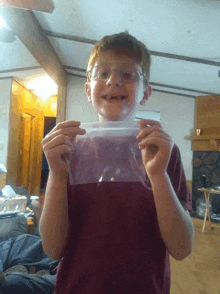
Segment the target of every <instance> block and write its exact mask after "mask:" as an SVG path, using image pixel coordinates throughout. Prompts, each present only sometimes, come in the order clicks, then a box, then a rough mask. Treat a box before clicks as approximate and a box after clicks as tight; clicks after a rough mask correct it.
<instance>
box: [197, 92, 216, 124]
mask: <svg viewBox="0 0 220 294" xmlns="http://www.w3.org/2000/svg"><path fill="white" fill-rule="evenodd" d="M219 126H220V96H201V97H196V103H195V129H203V128H219Z"/></svg>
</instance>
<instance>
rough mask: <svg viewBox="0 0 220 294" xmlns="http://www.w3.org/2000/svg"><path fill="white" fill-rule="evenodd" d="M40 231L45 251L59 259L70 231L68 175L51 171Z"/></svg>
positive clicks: (51, 256)
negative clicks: (56, 174)
mask: <svg viewBox="0 0 220 294" xmlns="http://www.w3.org/2000/svg"><path fill="white" fill-rule="evenodd" d="M39 231H40V235H41V239H42V245H43V249H44V251H45V253H46V254H47V255H48V256H49V257H50V258H52V259H55V260H59V259H60V258H61V256H60V254H61V252H62V249H63V248H64V245H65V243H66V238H67V231H68V200H67V177H63V178H62V177H61V176H59V177H53V175H52V174H51V172H50V173H49V177H48V182H47V187H46V193H45V201H44V207H43V211H42V215H41V218H40V224H39Z"/></svg>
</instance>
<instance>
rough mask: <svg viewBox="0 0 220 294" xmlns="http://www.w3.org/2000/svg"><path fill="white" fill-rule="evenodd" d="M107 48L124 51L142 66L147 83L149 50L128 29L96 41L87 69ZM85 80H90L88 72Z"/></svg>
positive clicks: (90, 67) (149, 60)
mask: <svg viewBox="0 0 220 294" xmlns="http://www.w3.org/2000/svg"><path fill="white" fill-rule="evenodd" d="M108 50H114V51H115V52H116V53H124V54H126V55H128V56H129V57H131V58H133V59H134V61H135V62H137V64H139V65H140V66H141V68H142V72H143V74H144V76H145V79H144V82H145V84H148V83H149V79H150V65H151V57H150V52H149V50H148V49H147V47H146V46H145V45H144V44H143V43H142V42H141V41H138V40H137V39H136V38H135V37H133V36H131V35H130V34H129V33H128V31H125V32H122V33H119V34H113V35H110V36H105V37H103V38H102V39H101V40H100V41H99V42H97V43H96V44H95V46H94V47H93V48H92V51H91V53H90V56H89V59H88V66H87V71H88V70H90V69H92V68H93V66H94V64H95V62H96V60H97V58H99V56H100V54H101V52H105V51H108ZM87 81H90V75H89V73H87Z"/></svg>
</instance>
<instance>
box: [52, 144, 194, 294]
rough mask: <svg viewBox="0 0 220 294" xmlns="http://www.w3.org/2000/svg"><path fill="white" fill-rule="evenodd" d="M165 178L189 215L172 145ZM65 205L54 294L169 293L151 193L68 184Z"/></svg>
mask: <svg viewBox="0 0 220 294" xmlns="http://www.w3.org/2000/svg"><path fill="white" fill-rule="evenodd" d="M167 173H168V175H169V176H170V179H171V182H172V185H173V188H174V190H175V192H176V194H177V196H178V198H179V200H180V202H181V204H182V205H183V207H184V209H185V210H192V197H191V194H190V192H189V189H188V186H187V183H186V178H185V173H184V169H183V166H182V163H181V158H180V152H179V148H178V146H177V145H176V144H174V147H173V150H172V154H171V158H170V161H169V165H168V168H167ZM148 186H150V182H148ZM68 205H69V229H68V237H67V242H66V246H65V248H64V249H63V254H62V256H63V257H62V259H61V261H60V263H59V266H58V270H57V276H56V283H55V290H54V294H61V293H62V294H63V293H65V294H68V293H72V294H162V293H163V294H168V293H169V292H170V263H169V252H168V251H167V249H166V246H165V244H164V242H163V239H162V237H161V234H160V230H159V224H158V220H157V213H156V207H155V203H154V196H153V193H152V191H151V190H148V189H146V188H145V187H144V186H143V185H142V183H140V182H123V183H122V182H101V184H100V183H99V185H98V184H97V183H92V184H82V185H75V186H74V185H70V184H69V183H68Z"/></svg>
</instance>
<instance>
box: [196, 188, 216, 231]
mask: <svg viewBox="0 0 220 294" xmlns="http://www.w3.org/2000/svg"><path fill="white" fill-rule="evenodd" d="M198 190H199V191H203V192H204V194H205V201H206V209H205V217H204V221H203V228H202V233H204V231H205V224H206V218H207V215H208V218H209V228H210V230H211V223H212V222H211V218H210V212H209V197H210V194H220V190H215V189H211V188H199V189H198Z"/></svg>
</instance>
